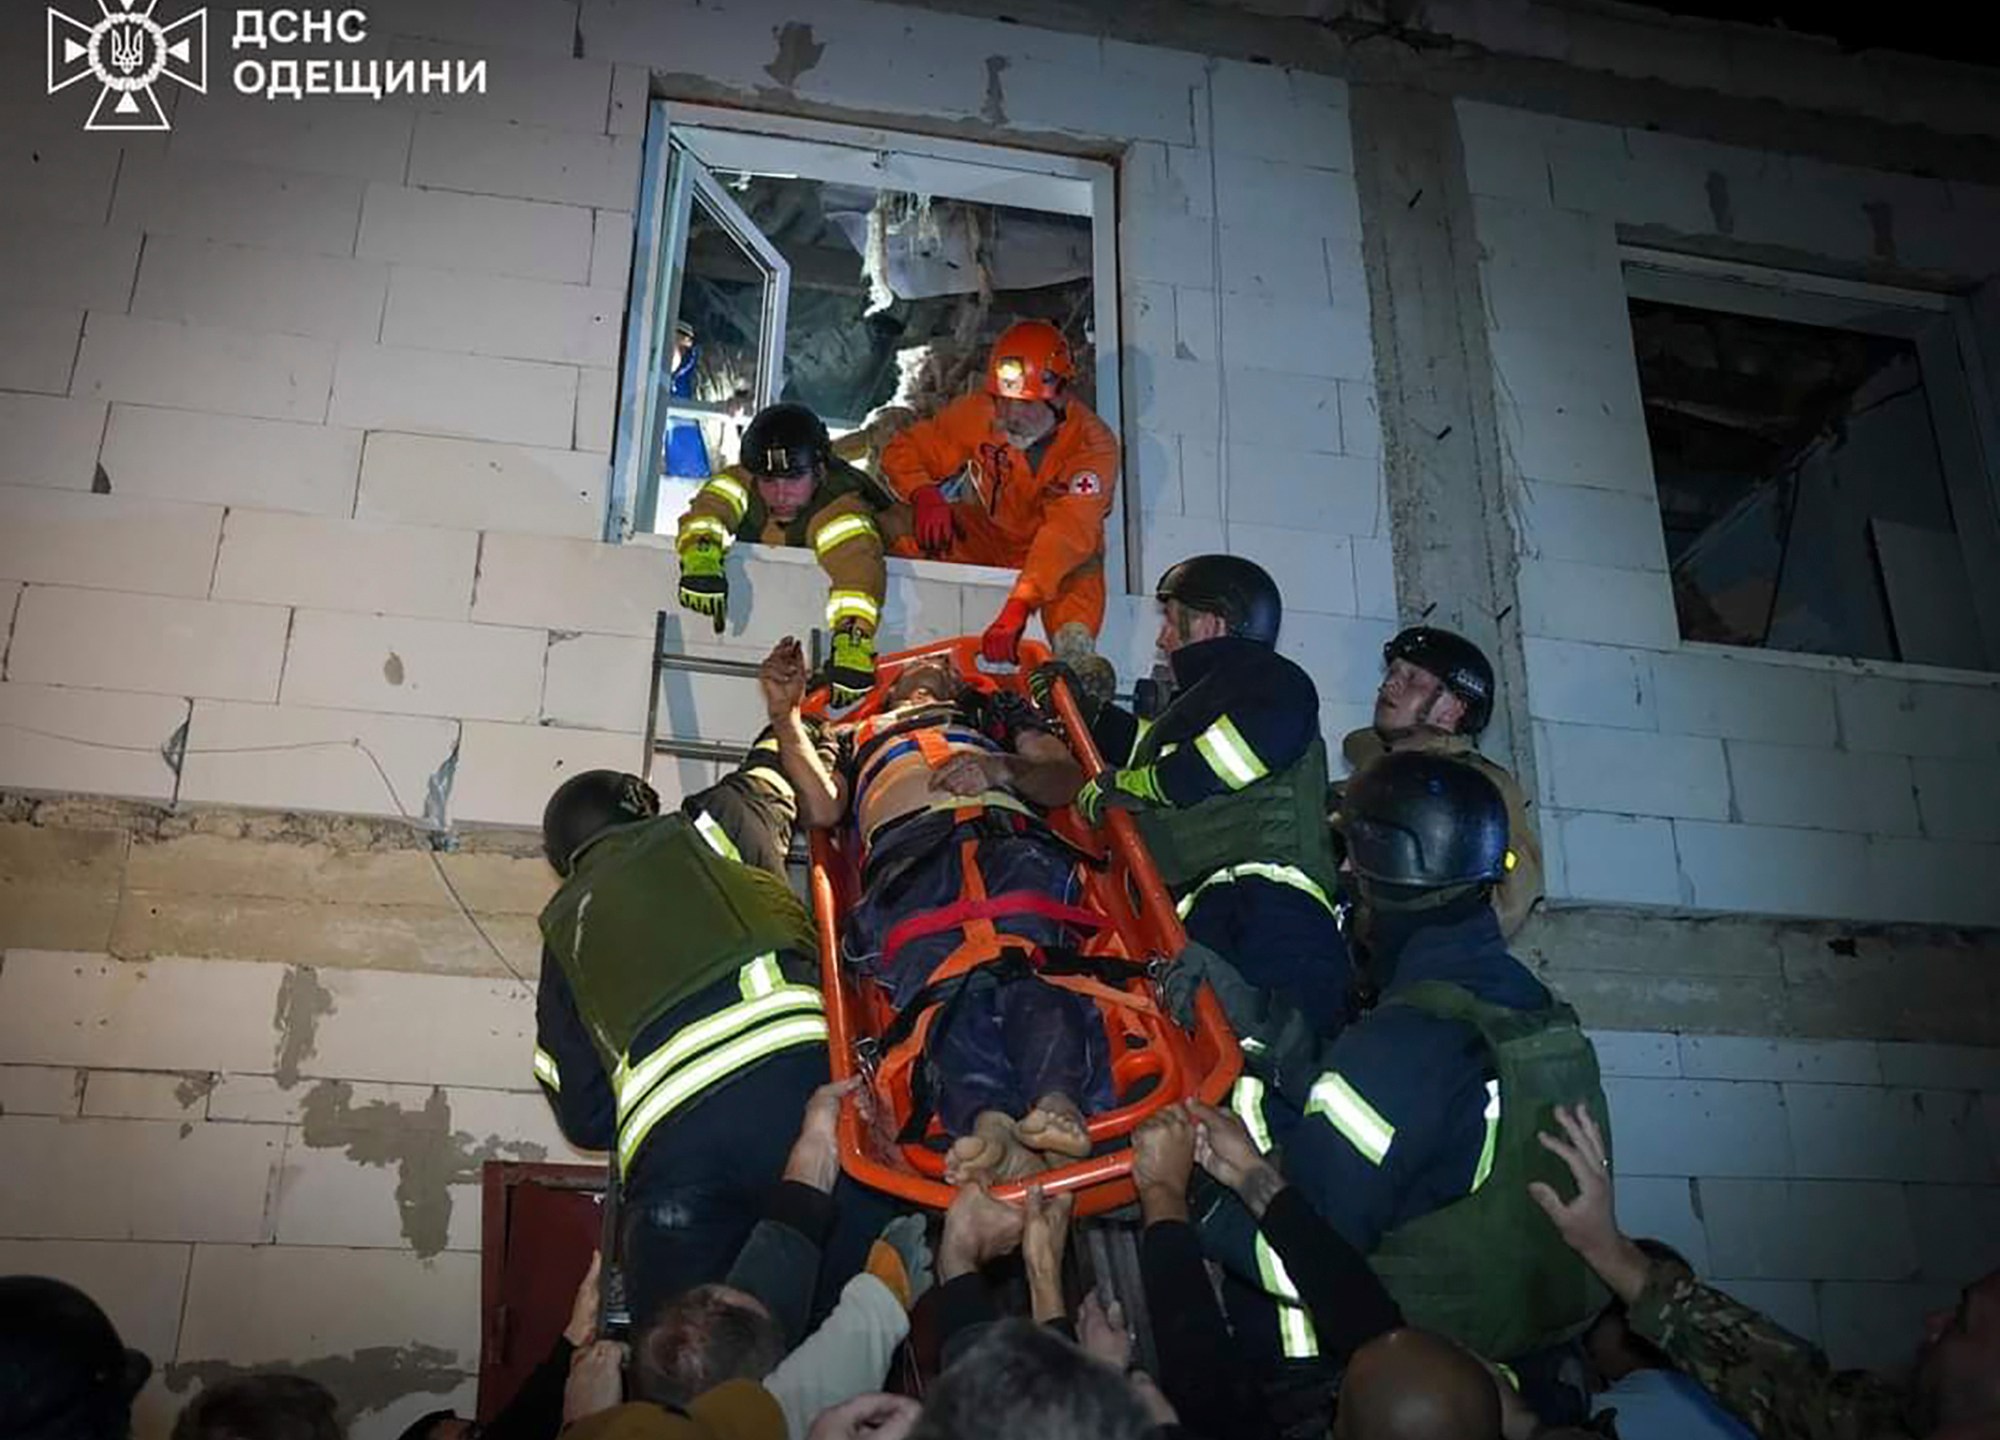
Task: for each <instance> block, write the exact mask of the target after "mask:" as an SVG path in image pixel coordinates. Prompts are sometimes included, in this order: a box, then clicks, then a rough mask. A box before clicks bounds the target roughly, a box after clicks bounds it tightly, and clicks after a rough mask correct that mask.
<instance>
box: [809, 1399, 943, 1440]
mask: <svg viewBox="0 0 2000 1440" xmlns="http://www.w3.org/2000/svg"><path fill="white" fill-rule="evenodd" d="M923 1408H924V1407H923V1406H921V1405H919V1404H918V1403H917V1402H916V1401H914V1400H912V1399H911V1398H910V1397H909V1396H907V1395H857V1396H855V1397H854V1398H853V1399H852V1400H844V1401H842V1402H841V1403H840V1404H838V1405H835V1406H833V1407H831V1408H830V1409H826V1410H822V1411H820V1412H819V1416H818V1418H817V1419H815V1420H814V1421H813V1423H812V1429H810V1430H808V1431H806V1440H903V1437H904V1436H905V1435H908V1434H909V1433H910V1431H911V1430H913V1429H914V1428H915V1427H916V1423H917V1416H918V1415H920V1414H922V1413H923Z"/></svg>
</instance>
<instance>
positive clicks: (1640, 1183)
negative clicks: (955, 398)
mask: <svg viewBox="0 0 2000 1440" xmlns="http://www.w3.org/2000/svg"><path fill="white" fill-rule="evenodd" d="M1613 1143H1614V1144H1616V1143H1617V1142H1616V1139H1615V1138H1614V1141H1613ZM1620 1163H1621V1165H1622V1163H1623V1156H1622V1155H1621V1156H1620ZM1613 1183H1614V1186H1615V1189H1616V1192H1617V1196H1616V1198H1617V1204H1618V1228H1619V1229H1621V1230H1623V1231H1624V1232H1625V1233H1626V1234H1627V1235H1632V1236H1637V1237H1641V1238H1645V1239H1651V1240H1658V1241H1660V1242H1662V1243H1663V1244H1667V1245H1671V1246H1673V1247H1674V1249H1676V1250H1678V1251H1680V1253H1681V1255H1682V1256H1683V1257H1685V1258H1686V1260H1687V1262H1688V1264H1689V1265H1691V1266H1693V1267H1694V1273H1695V1274H1697V1275H1706V1274H1708V1273H1709V1265H1708V1236H1707V1234H1706V1233H1705V1232H1704V1231H1703V1230H1702V1226H1701V1216H1700V1214H1698V1213H1697V1212H1696V1210H1695V1208H1694V1187H1693V1182H1692V1181H1689V1180H1687V1179H1684V1178H1682V1177H1679V1176H1664V1175H1662V1176H1652V1175H1625V1174H1621V1175H1619V1176H1617V1177H1616V1179H1615V1180H1614V1182H1613Z"/></svg>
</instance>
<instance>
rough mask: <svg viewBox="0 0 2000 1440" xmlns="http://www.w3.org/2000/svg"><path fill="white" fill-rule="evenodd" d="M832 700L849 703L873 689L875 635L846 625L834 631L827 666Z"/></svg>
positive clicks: (865, 696) (863, 697)
mask: <svg viewBox="0 0 2000 1440" xmlns="http://www.w3.org/2000/svg"><path fill="white" fill-rule="evenodd" d="M826 678H827V679H828V680H829V681H831V682H832V684H833V703H834V704H835V705H836V706H839V705H852V704H854V703H855V701H857V700H862V699H865V698H867V696H868V693H869V692H870V691H872V690H873V689H874V688H875V637H874V636H873V635H870V634H868V633H866V632H865V631H863V630H860V629H858V628H856V627H855V626H852V625H849V626H845V627H843V628H842V629H839V630H836V631H834V632H833V658H832V659H831V660H830V661H829V662H828V664H827V667H826Z"/></svg>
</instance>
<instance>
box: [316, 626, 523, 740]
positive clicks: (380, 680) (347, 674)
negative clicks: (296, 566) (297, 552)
mask: <svg viewBox="0 0 2000 1440" xmlns="http://www.w3.org/2000/svg"><path fill="white" fill-rule="evenodd" d="M546 643H547V641H546V638H545V637H544V636H543V634H542V633H541V632H540V631H538V630H519V629H510V628H506V627H502V626H498V625H465V624H456V623H453V622H450V621H445V620H411V619H404V618H402V617H384V616H372V615H370V616H363V615H341V614H336V613H334V612H332V611H327V610H301V611H299V612H298V614H297V618H296V619H295V621H294V622H293V625H292V637H291V645H290V649H289V651H288V652H287V656H286V662H285V683H284V691H283V696H282V698H283V700H284V702H285V703H286V704H287V705H303V706H325V707H327V708H330V709H335V710H342V709H346V710H381V711H388V712H390V713H393V714H403V715H442V716H447V717H452V718H458V717H468V718H479V719H487V720H531V719H533V718H534V716H535V713H536V711H537V709H538V708H539V707H540V704H541V688H542V651H543V649H544V647H545V645H546Z"/></svg>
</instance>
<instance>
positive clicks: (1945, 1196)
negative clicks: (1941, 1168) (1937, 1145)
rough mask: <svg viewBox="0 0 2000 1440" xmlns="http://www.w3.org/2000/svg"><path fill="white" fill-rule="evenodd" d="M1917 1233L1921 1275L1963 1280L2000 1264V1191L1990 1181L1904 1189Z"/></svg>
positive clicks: (1949, 1281) (1931, 1278) (1953, 1281)
mask: <svg viewBox="0 0 2000 1440" xmlns="http://www.w3.org/2000/svg"><path fill="white" fill-rule="evenodd" d="M1906 1193H1907V1194H1908V1196H1909V1202H1910V1220H1911V1223H1912V1224H1913V1225H1914V1226H1915V1229H1916V1232H1917V1254H1918V1256H1919V1257H1920V1264H1921V1268H1920V1269H1919V1271H1918V1273H1919V1275H1920V1276H1921V1277H1922V1278H1923V1279H1925V1280H1929V1281H1936V1282H1941V1283H1943V1284H1946V1285H1964V1284H1966V1283H1968V1282H1970V1281H1972V1280H1975V1279H1977V1278H1978V1277H1979V1276H1981V1275H1986V1274H1990V1273H1991V1272H1992V1271H1994V1270H1996V1269H2000V1229H1996V1228H1995V1227H1994V1225H1993V1216H1994V1213H1995V1209H1996V1207H2000V1190H1995V1189H1994V1188H1993V1187H1992V1186H1990V1185H1981V1186H1974V1185H1912V1186H1910V1187H1909V1189H1908V1191H1907V1192H1906Z"/></svg>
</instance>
